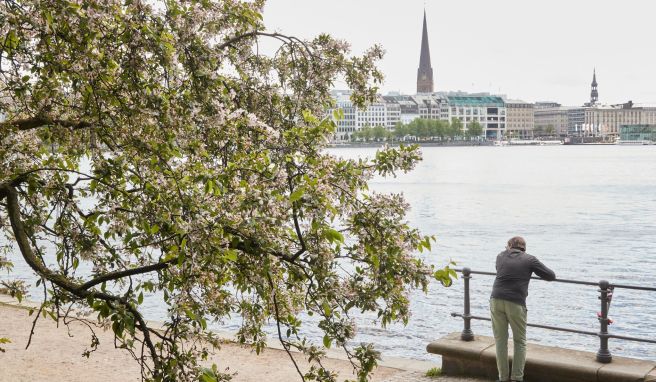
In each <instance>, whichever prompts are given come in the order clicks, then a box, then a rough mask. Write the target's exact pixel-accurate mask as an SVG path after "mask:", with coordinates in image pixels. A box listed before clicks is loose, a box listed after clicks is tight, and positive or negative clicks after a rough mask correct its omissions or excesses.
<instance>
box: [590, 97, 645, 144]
mask: <svg viewBox="0 0 656 382" xmlns="http://www.w3.org/2000/svg"><path fill="white" fill-rule="evenodd" d="M646 124H647V125H648V124H656V106H648V105H643V106H638V105H635V104H634V103H633V102H631V101H629V102H626V103H623V104H617V105H595V106H593V107H588V108H585V122H584V127H583V128H584V131H586V132H589V133H592V134H597V135H600V136H603V137H609V138H617V137H619V134H620V126H622V125H627V126H628V125H646Z"/></svg>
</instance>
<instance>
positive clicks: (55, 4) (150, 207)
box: [0, 0, 453, 381]
mask: <svg viewBox="0 0 656 382" xmlns="http://www.w3.org/2000/svg"><path fill="white" fill-rule="evenodd" d="M262 7H263V1H261V0H256V1H244V2H240V1H234V0H223V1H209V0H206V1H205V0H199V1H155V0H152V1H140V0H131V1H118V0H97V1H93V0H90V1H84V2H76V1H71V2H69V1H58V0H50V1H47V0H5V1H2V2H0V48H1V52H0V116H3V117H4V120H3V121H0V231H1V232H2V233H3V234H4V236H5V240H4V241H3V243H4V244H3V249H4V250H5V251H6V252H15V253H16V254H18V260H15V261H23V262H25V263H26V264H27V265H29V267H30V268H31V269H32V270H33V271H34V273H35V275H36V277H37V285H39V287H42V288H43V291H44V297H43V301H42V304H41V306H40V309H39V313H40V314H37V315H36V317H41V316H49V317H52V318H54V319H57V320H62V322H64V323H67V322H70V320H71V319H77V320H90V321H94V322H96V323H97V322H100V323H102V324H106V325H107V326H109V327H110V328H111V329H112V330H113V332H114V335H115V338H116V343H117V345H118V346H121V347H124V348H125V349H126V351H129V352H131V353H132V355H133V356H134V358H135V359H136V360H137V361H138V362H139V363H140V364H141V366H142V372H143V377H144V379H146V380H154V381H174V380H180V381H191V380H198V379H199V378H202V380H203V381H215V380H227V379H229V378H230V377H229V375H225V374H223V373H221V372H220V371H219V370H216V368H204V367H201V365H202V360H203V358H204V357H205V356H206V355H207V352H208V351H211V349H212V348H213V347H215V346H218V345H219V344H218V342H217V340H216V338H215V337H214V336H213V335H212V333H211V331H209V330H208V322H210V321H219V322H220V321H221V320H222V319H224V318H226V317H228V316H229V315H239V316H240V317H241V318H242V324H241V328H240V329H239V332H238V337H239V340H240V341H242V342H245V343H250V344H252V345H253V346H254V348H255V349H256V350H258V351H260V350H262V348H263V347H264V345H265V340H266V335H265V332H264V325H265V324H266V323H267V322H273V323H274V324H275V325H276V327H277V333H278V339H279V341H280V342H281V343H282V345H283V347H284V348H285V350H287V351H291V350H297V351H301V352H303V353H304V354H305V355H306V357H307V358H308V359H309V360H310V361H312V362H313V364H314V366H313V367H312V368H311V369H310V370H309V371H307V372H305V373H303V372H300V371H299V378H300V379H302V380H321V381H333V380H335V376H334V374H333V373H332V372H331V371H330V370H327V369H325V368H324V367H323V366H322V363H321V357H322V356H323V355H324V350H323V347H322V346H320V345H317V344H314V343H312V342H311V341H308V340H307V339H306V337H305V334H304V333H305V332H304V329H303V328H304V326H303V323H302V322H301V320H300V318H299V314H300V313H301V312H307V313H308V314H313V315H314V316H315V317H319V319H318V325H319V327H320V329H321V330H322V331H323V332H324V333H325V336H324V340H323V345H324V347H329V346H338V347H342V348H344V351H346V352H347V355H348V356H349V358H350V359H352V360H353V364H354V367H355V369H356V372H357V376H358V377H357V378H358V380H362V381H364V380H366V379H367V376H368V373H369V372H370V371H371V370H372V369H373V368H374V367H375V365H376V360H377V353H376V351H375V350H374V348H373V347H372V346H371V345H366V344H363V345H361V346H356V347H351V346H347V345H348V341H349V340H351V339H352V338H353V337H354V335H355V332H356V330H355V326H354V321H353V319H352V314H353V313H354V312H374V313H375V314H377V316H378V319H379V322H380V323H381V324H382V325H386V324H388V323H391V322H396V321H402V322H407V320H408V317H409V311H408V305H409V301H408V293H409V290H410V289H411V288H422V289H424V290H426V288H427V285H428V282H429V279H430V278H431V277H436V278H437V279H438V280H440V281H442V282H444V283H448V282H449V281H450V277H451V276H452V275H453V271H452V270H449V269H448V268H446V269H439V270H436V269H434V268H433V267H432V266H430V265H427V264H425V263H424V262H423V261H421V260H420V259H418V258H417V257H416V255H415V252H416V251H417V250H422V249H426V248H430V242H431V238H430V237H426V236H423V235H421V234H420V232H419V231H418V230H417V229H415V228H412V227H411V226H409V224H408V222H407V219H406V216H405V214H406V210H407V208H408V205H407V204H406V202H405V201H404V199H403V197H402V196H401V195H388V194H379V193H375V192H371V191H369V190H368V188H367V181H368V180H369V179H371V178H372V177H373V176H375V175H376V174H379V175H383V176H389V175H394V174H395V173H397V172H399V171H408V170H410V169H412V168H413V166H414V165H415V163H416V162H417V161H418V160H419V159H420V154H419V152H418V149H417V148H416V147H400V148H398V149H382V150H380V151H379V152H378V153H377V154H376V156H375V158H372V159H370V160H365V159H362V160H345V159H340V158H336V157H334V156H332V155H330V154H329V153H328V152H326V150H324V148H325V146H326V142H327V141H328V138H329V137H331V136H332V135H333V134H334V131H335V125H334V123H333V122H332V120H331V119H330V118H324V117H322V116H323V115H324V112H323V111H324V109H325V108H326V107H327V106H329V105H330V104H331V102H332V101H331V98H330V94H329V90H330V88H331V87H332V85H333V82H334V81H335V80H336V79H338V78H340V79H343V80H344V81H345V82H346V83H347V84H348V85H349V87H350V88H351V89H353V90H354V95H353V101H354V102H355V103H356V104H358V105H363V104H364V103H365V102H367V101H369V100H372V99H373V96H374V95H375V94H376V90H377V89H376V85H377V84H378V83H380V81H381V80H382V75H381V73H380V72H379V71H378V69H377V68H376V62H377V61H378V60H379V59H380V58H381V57H382V54H383V51H382V49H381V48H380V47H378V46H374V47H372V48H371V49H370V50H368V51H366V52H365V53H364V54H363V55H362V56H350V52H349V45H348V43H346V42H344V41H340V40H336V39H334V38H332V37H330V36H328V35H320V36H318V37H316V38H315V39H313V40H309V41H305V40H301V39H298V38H296V37H293V36H287V35H284V34H281V33H273V32H267V31H265V28H264V24H263V21H262ZM262 39H271V40H273V41H276V42H277V44H278V48H277V50H276V51H275V53H274V54H273V55H269V56H266V55H263V54H260V50H259V45H258V44H259V42H260V41H262ZM11 266H12V264H11V262H10V261H9V260H8V259H7V258H3V259H2V261H0V268H3V269H5V268H6V269H11ZM10 274H11V273H10ZM2 283H3V285H4V286H5V287H7V288H8V289H9V290H10V291H11V293H12V294H14V295H15V296H17V297H21V295H22V294H23V293H24V292H25V285H22V284H21V282H19V281H12V280H10V279H3V280H2ZM152 300H158V302H157V303H159V304H163V305H165V306H166V308H167V316H166V317H164V318H162V319H163V320H164V327H163V329H162V330H159V329H157V330H156V329H154V328H152V327H150V326H149V325H148V323H147V322H146V320H145V319H144V317H143V313H142V309H143V306H144V304H146V303H147V302H148V301H152ZM76 312H82V313H85V312H87V313H88V312H90V313H91V315H90V316H86V317H87V318H85V316H78V315H77V313H76ZM89 317H90V318H89ZM65 318H68V320H66V319H65ZM90 327H92V326H90ZM98 345H99V343H98V339H97V338H96V337H95V335H94V334H93V333H91V341H90V346H89V350H88V352H87V353H86V355H87V356H89V355H91V354H92V352H93V350H94V349H95V348H96V347H97V346H98ZM91 356H92V355H91ZM290 362H293V359H292V360H291V361H290Z"/></svg>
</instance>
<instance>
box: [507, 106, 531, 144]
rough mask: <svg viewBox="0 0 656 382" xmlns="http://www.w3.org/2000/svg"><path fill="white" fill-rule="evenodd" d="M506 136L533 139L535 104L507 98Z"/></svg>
mask: <svg viewBox="0 0 656 382" xmlns="http://www.w3.org/2000/svg"><path fill="white" fill-rule="evenodd" d="M505 103H506V130H507V131H506V136H507V137H510V138H519V139H531V138H533V129H534V128H535V116H534V105H533V104H532V103H529V102H524V101H518V100H506V101H505Z"/></svg>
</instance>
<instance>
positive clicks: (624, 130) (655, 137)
mask: <svg viewBox="0 0 656 382" xmlns="http://www.w3.org/2000/svg"><path fill="white" fill-rule="evenodd" d="M620 142H621V143H638V144H655V143H656V125H655V124H651V125H650V124H643V125H621V126H620Z"/></svg>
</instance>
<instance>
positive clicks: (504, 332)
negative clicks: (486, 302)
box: [490, 298, 526, 381]
mask: <svg viewBox="0 0 656 382" xmlns="http://www.w3.org/2000/svg"><path fill="white" fill-rule="evenodd" d="M490 315H491V316H492V332H493V333H494V342H495V344H496V350H497V370H498V371H499V380H500V381H508V380H509V379H508V377H510V378H511V379H512V380H513V381H523V380H524V364H525V363H526V307H525V306H523V305H520V304H516V303H514V302H510V301H506V300H501V299H496V298H493V299H490ZM508 325H510V328H511V329H512V333H513V345H514V348H515V351H514V354H513V363H512V373H511V374H510V375H509V367H508Z"/></svg>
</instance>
